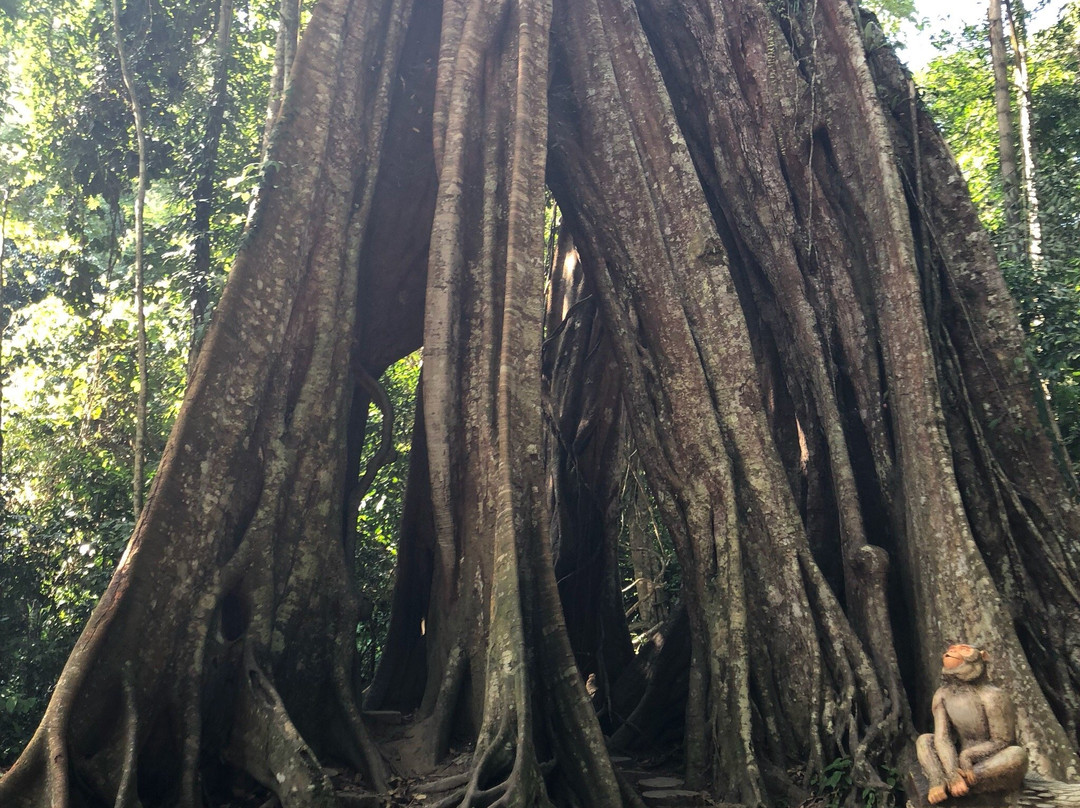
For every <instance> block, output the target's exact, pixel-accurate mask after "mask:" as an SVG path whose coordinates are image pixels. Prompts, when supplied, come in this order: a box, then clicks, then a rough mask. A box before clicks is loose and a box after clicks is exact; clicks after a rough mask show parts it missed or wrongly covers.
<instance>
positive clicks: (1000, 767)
mask: <svg viewBox="0 0 1080 808" xmlns="http://www.w3.org/2000/svg"><path fill="white" fill-rule="evenodd" d="M920 760H921V758H920ZM1027 769H1028V751H1027V749H1025V748H1024V747H1022V746H1008V747H1006V748H1004V749H1002V750H1001V751H1000V752H998V753H997V754H996V755H991V756H990V757H988V758H986V759H984V760H980V761H979V762H978V763H976V764H975V767H974V770H975V787H974V788H973V789H972V790H973V791H976V792H979V793H986V792H989V791H1018V790H1019V789H1020V785H1021V783H1023V781H1024V775H1025V774H1027Z"/></svg>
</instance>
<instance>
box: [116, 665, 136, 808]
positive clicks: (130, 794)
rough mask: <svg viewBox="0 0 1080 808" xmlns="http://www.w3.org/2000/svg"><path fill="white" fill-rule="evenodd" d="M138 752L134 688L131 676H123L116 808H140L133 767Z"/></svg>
mask: <svg viewBox="0 0 1080 808" xmlns="http://www.w3.org/2000/svg"><path fill="white" fill-rule="evenodd" d="M138 751H139V712H138V708H137V707H136V706H135V686H134V685H133V684H132V683H131V675H130V673H129V674H126V675H125V676H124V766H123V768H122V769H121V773H120V786H119V788H118V789H117V792H116V808H140V806H141V805H142V803H141V802H140V801H139V796H138V793H137V791H136V788H135V786H136V778H135V766H136V758H137V756H138Z"/></svg>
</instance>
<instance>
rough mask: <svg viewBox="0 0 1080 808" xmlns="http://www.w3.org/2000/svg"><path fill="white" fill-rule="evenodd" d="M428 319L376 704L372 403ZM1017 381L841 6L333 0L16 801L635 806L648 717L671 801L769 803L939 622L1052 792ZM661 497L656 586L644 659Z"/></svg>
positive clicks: (5, 796)
mask: <svg viewBox="0 0 1080 808" xmlns="http://www.w3.org/2000/svg"><path fill="white" fill-rule="evenodd" d="M545 189H548V190H549V191H550V194H551V195H552V196H553V197H554V199H555V200H556V202H557V204H558V206H559V210H560V212H561V226H560V228H559V232H558V237H557V239H555V240H554V242H553V244H551V245H549V246H550V247H551V248H552V249H549V250H548V252H550V253H553V254H554V258H553V260H551V261H550V262H546V261H545V258H544V255H545V246H546V235H545V225H544V205H545V202H544V200H545V193H546V190H545ZM546 264H548V265H546ZM420 346H423V351H424V353H423V374H422V382H421V387H422V389H421V391H420V395H419V396H418V402H419V403H418V415H419V417H418V419H417V427H416V430H415V437H414V442H413V450H412V455H411V461H410V462H411V471H410V478H409V481H408V491H407V495H406V502H405V516H404V519H403V522H402V525H401V535H400V546H399V557H398V570H397V577H396V579H395V594H394V610H393V616H392V619H391V625H390V628H389V633H388V636H387V638H386V641H385V645H384V647H383V649H382V655H381V662H380V667H379V670H378V672H377V674H376V676H375V679H374V681H373V682H371V683H370V685H369V686H368V687H367V688H366V689H365V690H364V691H363V692H361V691H360V690H359V689H358V687H357V676H356V672H355V670H354V663H355V656H356V650H355V639H354V638H355V632H356V625H357V619H358V618H357V615H358V597H357V591H356V584H355V579H354V577H353V572H352V568H353V564H352V561H351V559H352V558H353V548H354V546H355V542H356V541H357V534H356V508H357V503H358V500H359V495H360V494H362V486H363V485H365V484H366V483H365V480H366V479H368V478H369V475H367V474H365V471H366V469H364V468H360V465H361V463H360V457H361V449H362V446H363V441H364V435H365V431H366V426H367V423H366V421H367V412H368V407H369V404H370V403H371V402H372V401H373V400H377V399H378V398H379V388H378V386H377V385H376V384H375V383H374V381H373V379H375V378H377V377H378V376H379V375H380V374H381V373H382V371H383V370H384V369H385V368H386V367H387V366H388V365H389V364H390V363H392V362H394V361H395V360H397V359H399V358H400V357H403V356H405V355H407V354H408V353H410V352H412V351H414V350H416V349H417V348H418V347H420ZM1037 389H1038V386H1037V384H1033V378H1032V373H1031V370H1030V368H1029V366H1028V364H1027V363H1026V361H1025V359H1024V353H1023V346H1022V336H1021V333H1020V330H1019V328H1018V326H1017V322H1016V318H1015V316H1014V312H1013V306H1012V303H1011V301H1010V298H1009V296H1008V293H1007V292H1006V290H1005V287H1004V284H1003V281H1002V276H1001V273H1000V271H999V268H998V266H997V263H996V259H995V257H994V254H993V251H992V248H991V244H990V241H989V239H988V238H987V236H986V234H985V233H984V232H983V231H982V230H981V229H980V226H979V224H978V221H977V219H976V215H975V211H974V209H973V207H972V205H971V202H970V200H969V198H968V194H967V190H966V186H965V183H964V181H963V179H962V178H961V176H960V173H959V171H958V169H957V166H956V164H955V162H954V160H953V159H952V157H951V155H950V153H949V151H948V148H947V147H946V145H945V143H944V141H943V140H942V138H941V136H940V135H939V134H938V132H937V131H936V129H935V127H934V124H933V122H932V121H931V120H930V118H929V117H928V115H927V113H926V111H925V110H924V109H923V107H922V105H921V103H920V101H919V98H918V96H917V93H916V90H915V87H914V85H913V84H912V83H911V81H910V78H909V77H908V75H907V73H906V71H905V70H904V68H903V67H902V66H901V64H900V63H899V62H898V61H897V59H896V57H895V55H894V54H893V52H892V50H891V49H890V48H889V47H887V46H885V45H883V43H882V40H881V37H880V31H879V30H878V29H877V26H876V24H875V22H874V21H873V19H872V18H871V17H870V16H869V15H866V14H864V13H863V12H861V11H860V10H859V9H858V8H857V6H856V5H855V3H854V2H853V1H852V0H443V1H442V2H441V3H440V2H439V0H319V3H318V4H317V6H316V7H315V10H314V12H313V13H312V16H311V20H310V23H309V25H308V28H307V31H306V33H305V35H304V39H303V43H302V46H301V48H300V51H299V53H298V54H297V57H296V62H295V66H294V70H293V73H292V76H291V80H290V89H289V91H288V93H287V95H286V98H285V101H284V102H283V105H282V108H281V111H280V113H279V115H278V118H277V122H276V125H275V128H274V134H273V137H272V143H271V146H270V151H269V157H268V159H267V162H266V167H265V177H264V182H263V186H262V190H261V193H260V199H259V202H258V205H257V208H256V211H255V213H253V216H252V220H251V222H250V226H249V232H248V235H247V238H246V241H245V244H244V246H243V248H242V249H241V251H240V254H239V255H238V256H237V258H236V262H235V265H234V268H233V270H232V273H231V275H230V278H229V281H228V285H227V288H226V290H225V294H224V297H223V299H222V301H221V304H220V306H219V308H218V309H217V312H216V314H215V319H214V322H213V325H212V328H211V330H210V333H209V335H208V337H207V339H206V342H205V344H204V346H203V348H202V350H201V353H200V355H199V357H198V361H197V364H196V365H195V367H194V370H193V373H192V377H191V381H190V385H189V388H188V391H187V395H186V399H185V402H184V406H183V409H182V412H181V414H180V417H179V419H178V421H177V423H176V426H175V429H174V430H173V433H172V437H171V440H170V442H169V445H168V448H167V450H166V452H165V456H164V458H163V460H162V462H161V466H160V469H159V471H158V473H157V476H156V478H155V480H154V485H153V488H152V491H151V494H150V496H149V498H148V501H147V503H146V507H145V510H144V512H143V515H142V518H141V519H140V521H139V523H138V525H137V527H136V529H135V532H134V535H133V536H132V539H131V542H130V545H129V546H128V548H127V551H126V552H125V554H124V556H123V558H122V559H121V560H120V563H119V566H118V568H117V571H116V574H115V576H114V578H113V580H112V583H111V584H110V586H109V588H108V590H107V591H106V593H105V595H104V597H103V598H102V600H101V603H100V604H99V605H98V607H97V609H96V610H95V612H94V613H93V616H92V617H91V619H90V622H89V624H88V626H87V628H86V630H85V632H84V633H83V635H82V637H81V639H80V640H79V642H78V645H77V646H76V648H75V650H74V652H73V653H72V655H71V658H70V659H69V661H68V663H67V666H66V668H65V670H64V672H63V674H62V676H61V678H60V680H59V682H58V683H57V685H56V689H55V693H54V695H53V697H52V701H51V703H50V705H49V707H48V711H47V713H46V715H45V718H44V720H43V721H42V723H41V726H40V728H39V729H38V731H37V733H36V734H35V736H34V738H33V739H32V741H31V742H30V744H29V746H28V747H27V748H26V750H25V752H24V753H23V755H22V757H21V758H20V759H19V761H18V763H17V764H16V765H15V767H14V768H13V769H12V770H11V771H10V772H9V773H8V774H7V775H6V776H5V777H4V778H3V780H2V781H0V804H2V805H4V806H5V808H6V807H7V806H16V807H18V808H22V806H27V807H28V808H44V807H45V806H50V808H63V806H73V808H74V807H76V806H78V807H82V806H86V808H90V807H92V806H101V805H112V806H117V808H131V806H145V807H146V808H150V806H184V807H186V806H199V805H204V804H217V801H220V796H219V795H220V793H221V789H222V788H223V786H222V785H221V784H222V783H228V782H232V781H231V780H230V778H235V777H236V776H238V773H242V774H243V776H244V777H248V778H251V779H252V780H254V781H256V782H257V783H260V784H262V786H263V787H264V788H266V789H268V790H270V791H272V792H273V793H274V794H275V795H276V797H277V799H278V800H279V801H280V803H281V805H283V806H285V807H286V808H293V807H294V806H296V807H301V806H303V807H304V808H306V807H307V806H320V807H321V806H330V805H333V804H334V801H335V797H334V794H333V789H332V788H331V784H330V781H329V779H328V777H327V774H326V772H325V771H324V768H323V766H324V765H325V764H327V763H330V762H333V763H335V764H336V765H342V764H344V765H347V766H351V767H355V768H356V769H357V770H358V771H359V772H361V773H362V774H363V777H364V779H365V781H366V783H367V784H368V786H370V788H371V790H373V791H384V790H385V789H387V787H388V782H391V778H392V777H394V776H404V777H409V776H415V775H417V774H418V773H422V772H423V771H424V768H425V767H428V768H430V767H433V766H434V765H435V764H436V763H437V762H438V761H440V760H441V759H443V758H445V757H446V756H447V755H448V754H449V753H451V752H452V751H455V752H458V753H460V751H461V750H463V749H464V750H469V751H470V752H471V764H470V768H469V769H468V770H467V771H466V772H465V773H464V774H463V775H462V776H460V777H459V778H458V780H457V781H456V783H455V786H456V787H455V788H447V789H445V790H444V792H443V794H442V796H441V797H440V798H439V799H440V800H441V803H440V804H441V805H444V806H453V805H461V806H466V807H472V806H477V807H479V806H492V805H498V806H541V805H559V806H619V805H626V806H630V805H636V804H639V803H638V802H637V800H638V798H637V797H636V796H635V794H634V793H633V792H632V791H631V790H630V789H629V788H628V787H627V786H626V784H625V783H624V782H623V781H622V778H621V776H620V775H619V774H618V772H617V770H616V769H615V768H614V767H613V765H612V763H611V760H610V756H609V755H610V751H609V750H610V749H624V750H631V751H633V750H635V749H639V750H640V749H642V748H647V749H653V748H655V747H656V746H657V745H662V744H667V745H668V746H669V747H670V748H674V749H677V750H678V754H679V755H680V757H679V760H680V761H681V764H680V765H682V766H684V768H685V776H686V781H687V784H688V786H689V787H691V788H694V789H701V790H705V791H708V792H710V793H712V794H713V795H714V796H715V797H716V798H718V799H722V800H726V801H730V802H739V803H743V804H747V805H758V804H770V803H772V804H790V803H791V802H792V801H793V800H797V799H798V798H799V797H800V795H801V794H802V795H804V794H805V792H804V791H801V789H803V788H804V787H805V785H806V782H807V781H806V777H807V776H808V775H810V774H812V773H813V772H816V771H820V770H821V769H822V768H823V767H824V766H826V765H827V764H829V763H830V762H831V761H834V760H837V759H839V758H848V759H850V760H851V761H852V763H851V767H852V768H851V773H852V778H853V779H854V780H855V782H856V783H857V784H859V785H860V786H864V787H868V788H876V787H883V784H882V782H881V779H880V778H881V773H882V772H883V771H884V770H885V768H886V767H896V766H902V765H904V761H905V760H907V759H908V758H907V757H906V756H907V755H908V754H909V753H910V749H911V741H912V739H913V734H914V731H915V728H916V727H919V728H923V727H925V726H926V725H927V723H928V720H929V698H930V695H931V694H932V692H933V687H934V685H935V682H936V679H937V670H938V668H939V664H940V663H939V662H938V659H939V656H938V655H939V654H940V652H941V650H942V649H943V648H944V647H945V645H947V644H948V643H950V642H970V643H973V644H977V645H978V646H980V647H983V648H988V649H991V652H992V653H993V655H994V657H993V665H992V673H993V677H994V679H995V680H996V681H997V682H998V683H999V684H1001V685H1003V686H1005V687H1007V688H1009V689H1010V690H1011V691H1012V693H1013V694H1014V697H1015V700H1016V702H1017V704H1018V708H1019V731H1020V735H1021V738H1022V742H1023V743H1024V744H1025V745H1026V746H1027V747H1028V749H1029V750H1030V753H1031V757H1032V764H1033V767H1034V768H1035V769H1036V770H1037V771H1038V772H1040V773H1042V774H1044V775H1047V776H1052V777H1057V778H1069V777H1071V776H1075V775H1076V774H1077V768H1076V767H1077V757H1076V749H1077V743H1078V740H1080V735H1078V733H1080V543H1078V542H1077V539H1078V538H1080V528H1078V525H1080V514H1078V513H1077V507H1078V505H1077V492H1076V483H1075V479H1074V477H1073V476H1072V472H1071V470H1070V469H1069V466H1068V463H1067V461H1066V460H1065V459H1064V456H1063V454H1062V453H1061V451H1060V447H1059V446H1058V445H1057V444H1055V443H1054V441H1053V439H1052V438H1051V437H1049V435H1050V434H1051V431H1050V430H1049V429H1048V427H1049V423H1048V421H1047V413H1046V409H1045V406H1044V402H1043V401H1041V399H1040V397H1039V396H1038V395H1037V394H1036V391H1037ZM628 478H632V479H633V480H635V481H640V484H639V485H637V486H636V487H635V490H636V491H637V493H636V495H635V497H636V501H630V500H629V499H628V497H627V496H626V490H627V487H626V483H625V481H626V480H627V479H628ZM643 503H644V504H643ZM646 506H647V507H646ZM643 513H644V514H646V515H645V517H642V514H643ZM650 513H651V514H655V516H652V517H650V516H649V514H650ZM642 518H654V519H656V520H657V521H658V523H659V524H660V525H661V526H662V529H663V531H664V533H665V535H666V536H669V537H670V540H671V542H672V544H673V546H674V548H675V553H676V555H677V558H678V565H679V569H680V574H681V595H680V602H679V605H678V607H677V608H676V609H675V610H674V611H673V612H672V616H671V618H670V619H669V620H668V622H667V623H666V624H665V626H664V628H663V631H664V632H665V633H666V635H667V641H666V642H665V643H664V644H663V647H662V648H660V649H659V650H656V647H655V646H652V647H651V653H650V654H649V655H648V656H647V658H646V655H645V654H635V650H634V648H633V647H632V645H631V642H630V635H629V632H628V629H627V624H626V618H625V616H624V613H623V604H622V600H621V595H620V592H619V589H620V586H621V581H620V580H619V578H618V575H619V572H618V556H619V553H620V549H619V546H618V542H619V541H620V540H621V537H624V536H625V533H626V531H625V529H624V528H625V525H626V524H627V522H628V520H629V521H633V520H634V519H638V520H640V519H642ZM586 680H588V681H589V683H590V685H591V686H590V687H589V688H586ZM377 710H383V711H385V710H396V711H401V712H402V713H403V714H404V715H406V716H407V717H408V719H407V720H408V725H407V727H406V728H405V730H404V733H403V734H402V735H401V736H400V737H398V738H397V740H394V741H393V743H397V744H399V745H404V744H406V743H407V744H408V746H409V749H410V750H411V753H410V755H408V756H405V755H403V754H401V753H400V750H399V752H398V753H393V754H392V751H393V750H391V749H390V747H389V745H388V744H390V743H391V742H390V741H387V740H385V738H384V736H383V735H380V734H377V733H375V732H373V730H372V727H370V726H369V725H368V723H367V717H366V716H368V715H370V714H371V711H377ZM402 738H404V740H402ZM216 795H218V796H216ZM433 804H434V802H433Z"/></svg>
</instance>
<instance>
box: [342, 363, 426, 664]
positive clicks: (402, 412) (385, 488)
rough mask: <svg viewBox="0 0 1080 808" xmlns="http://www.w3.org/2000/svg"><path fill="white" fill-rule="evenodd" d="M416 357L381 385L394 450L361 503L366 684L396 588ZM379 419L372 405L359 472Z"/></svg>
mask: <svg viewBox="0 0 1080 808" xmlns="http://www.w3.org/2000/svg"><path fill="white" fill-rule="evenodd" d="M421 364H422V363H421V359H420V352H419V351H418V352H416V353H414V354H411V355H410V356H407V357H405V358H404V359H402V360H401V361H399V362H396V363H395V364H393V365H391V366H390V367H389V368H387V370H386V372H385V373H383V375H382V379H381V380H380V381H381V383H382V385H383V389H385V390H386V394H387V397H388V398H389V399H390V403H391V405H392V406H393V410H394V413H393V414H394V432H393V443H394V450H393V453H392V454H391V456H390V461H389V462H388V463H386V465H384V466H383V467H382V468H380V469H379V472H378V473H377V474H376V475H375V478H374V480H373V481H372V483H371V487H370V488H369V489H368V492H367V495H366V496H365V497H364V499H363V500H362V501H361V502H360V510H359V514H358V517H357V519H358V522H357V526H358V530H357V542H356V569H357V583H358V586H359V589H360V594H361V597H362V599H363V600H364V602H365V603H367V604H368V605H369V607H370V616H368V617H367V618H366V619H365V620H363V621H362V622H361V624H360V626H359V627H358V629H357V638H356V645H357V650H358V651H359V652H360V671H361V675H362V676H363V677H364V679H365V680H368V681H370V679H371V678H372V677H373V676H374V673H375V665H376V664H377V663H378V653H379V646H380V645H381V644H382V642H383V640H384V638H385V636H386V630H387V627H388V626H389V624H390V600H391V595H392V594H393V588H394V577H393V576H394V564H395V561H396V559H397V530H398V526H399V525H400V524H401V516H402V507H403V505H404V501H405V482H406V480H407V479H408V476H409V448H410V446H411V444H412V432H413V421H414V416H415V411H416V389H417V384H418V383H419V381H420V368H421ZM382 427H383V414H382V411H381V410H379V408H378V407H376V406H374V405H372V406H371V407H370V409H369V412H368V422H367V433H366V434H367V440H366V441H365V443H364V452H363V454H362V456H361V469H364V468H366V467H367V465H368V463H369V462H370V461H371V459H372V458H373V457H374V456H375V453H376V452H377V451H378V449H379V439H380V436H381V434H382Z"/></svg>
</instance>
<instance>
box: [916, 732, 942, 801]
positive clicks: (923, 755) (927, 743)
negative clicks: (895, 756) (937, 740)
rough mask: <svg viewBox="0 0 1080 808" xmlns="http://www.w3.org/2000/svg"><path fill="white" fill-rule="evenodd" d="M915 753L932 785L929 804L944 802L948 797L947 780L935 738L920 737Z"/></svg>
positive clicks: (928, 793)
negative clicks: (935, 745)
mask: <svg viewBox="0 0 1080 808" xmlns="http://www.w3.org/2000/svg"><path fill="white" fill-rule="evenodd" d="M915 753H916V754H917V755H918V756H919V765H920V766H922V770H923V774H924V775H926V781H927V782H928V783H929V784H930V790H929V791H928V792H927V794H926V799H927V802H929V803H931V804H935V803H939V802H942V801H943V800H944V799H945V798H946V797H947V796H948V792H947V791H946V790H945V786H946V785H947V780H946V777H945V767H943V766H942V765H941V759H940V758H939V757H938V753H937V749H936V748H935V747H934V736H933V735H930V734H927V735H920V736H919V738H918V740H916V741H915Z"/></svg>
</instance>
